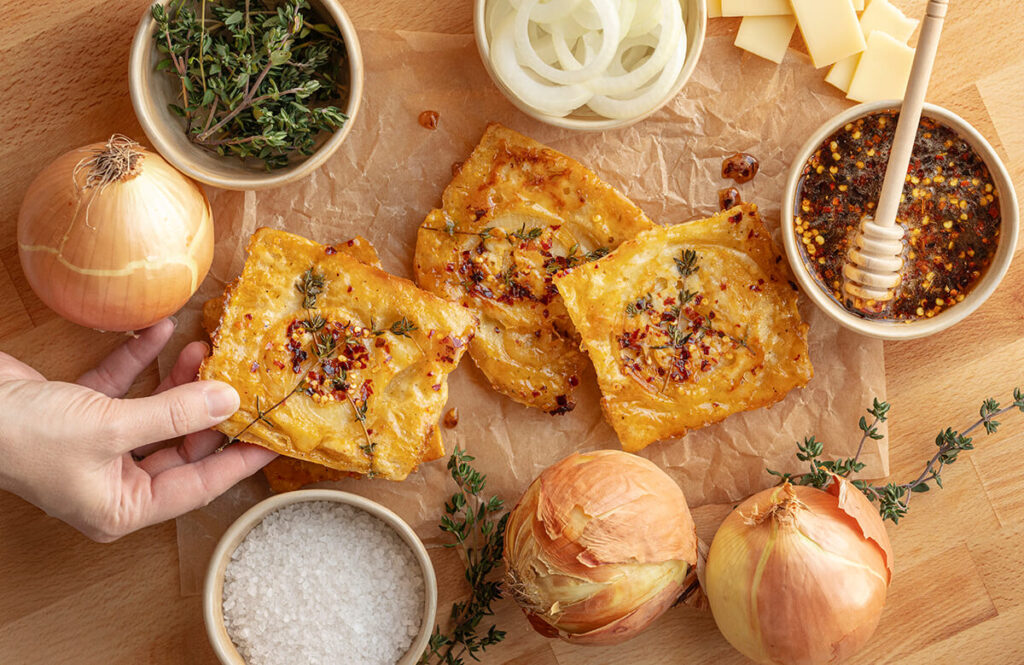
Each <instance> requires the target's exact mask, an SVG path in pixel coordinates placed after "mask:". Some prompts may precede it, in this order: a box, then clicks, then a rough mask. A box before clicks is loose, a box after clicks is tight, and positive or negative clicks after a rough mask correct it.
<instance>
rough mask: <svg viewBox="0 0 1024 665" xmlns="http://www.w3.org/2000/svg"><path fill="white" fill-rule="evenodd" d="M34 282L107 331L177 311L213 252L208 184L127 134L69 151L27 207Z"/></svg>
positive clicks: (23, 219) (23, 238) (26, 254)
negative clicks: (205, 191)
mask: <svg viewBox="0 0 1024 665" xmlns="http://www.w3.org/2000/svg"><path fill="white" fill-rule="evenodd" d="M18 251H19V255H20V257H21V265H22V268H23V269H24V271H25V276H26V277H27V278H28V282H29V285H30V286H31V287H32V290H33V291H35V292H36V294H37V295H38V296H39V298H40V299H41V300H42V301H43V302H44V303H45V304H46V305H47V306H49V307H50V308H51V309H53V310H54V311H55V312H57V313H58V314H60V315H61V316H63V317H65V318H67V319H70V320H71V321H73V322H75V323H78V324H80V325H83V326H87V327H90V328H96V329H100V330H118V331H127V330H141V329H143V328H146V327H148V326H150V325H152V324H154V323H156V322H157V321H159V320H161V319H163V318H165V317H167V316H168V315H170V314H173V313H174V312H176V311H177V310H178V309H180V308H181V307H182V305H184V304H185V303H186V302H187V301H188V299H189V298H190V297H191V296H192V294H193V293H195V291H196V289H198V288H199V284H200V283H201V282H202V281H203V278H205V277H206V273H207V272H208V271H209V269H210V262H211V261H212V260H213V214H212V212H211V210H210V204H209V201H207V199H206V196H205V194H203V190H202V189H201V188H200V187H199V185H197V184H196V183H195V182H193V181H192V180H190V179H189V178H187V177H185V176H184V175H182V174H181V173H179V172H178V171H176V170H175V169H174V168H173V167H171V165H170V164H168V163H167V162H166V161H164V160H163V158H161V157H160V156H159V155H157V154H155V153H152V152H149V151H147V150H146V149H144V148H142V147H141V146H140V145H139V144H137V143H135V142H134V141H131V140H130V139H128V138H126V137H123V136H113V137H111V139H110V140H109V141H107V142H106V143H96V144H93V145H89V146H85V147H84V148H79V149H77V150H72V151H70V152H68V153H65V154H64V155H61V156H60V157H58V158H57V159H56V160H54V161H53V162H52V163H51V164H50V165H49V166H47V167H46V168H45V169H43V171H42V172H41V173H40V174H39V175H38V176H36V179H35V180H34V181H33V182H32V184H31V185H29V188H28V192H27V193H26V194H25V200H24V202H23V203H22V206H21V211H20V213H19V215H18Z"/></svg>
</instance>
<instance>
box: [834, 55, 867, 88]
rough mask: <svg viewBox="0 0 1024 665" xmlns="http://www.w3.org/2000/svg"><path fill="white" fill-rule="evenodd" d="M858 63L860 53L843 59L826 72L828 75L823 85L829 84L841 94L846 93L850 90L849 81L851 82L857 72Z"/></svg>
mask: <svg viewBox="0 0 1024 665" xmlns="http://www.w3.org/2000/svg"><path fill="white" fill-rule="evenodd" d="M859 63H860V53H857V54H854V55H851V56H850V57H848V58H843V59H842V60H840V61H839V62H837V63H836V64H834V65H832V68H831V69H829V70H828V74H827V75H826V76H825V83H831V84H832V85H834V86H835V87H837V88H839V89H840V90H842V91H843V92H848V91H849V90H850V81H852V80H853V74H854V72H856V71H857V65H858V64H859Z"/></svg>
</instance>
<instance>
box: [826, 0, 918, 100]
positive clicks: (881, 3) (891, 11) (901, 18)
mask: <svg viewBox="0 0 1024 665" xmlns="http://www.w3.org/2000/svg"><path fill="white" fill-rule="evenodd" d="M917 23H918V21H917V19H912V18H907V17H906V16H905V15H904V14H903V12H901V11H900V10H899V8H897V7H896V6H894V5H893V4H892V3H891V2H889V0H875V1H874V2H872V3H871V5H869V6H868V8H867V9H866V10H865V11H864V13H863V14H861V17H860V29H861V32H863V33H864V38H865V39H867V38H868V37H869V36H870V35H871V33H872V32H874V31H875V30H879V31H881V32H884V33H886V34H887V35H890V36H891V37H894V38H896V39H898V40H899V41H901V42H903V43H906V42H907V40H908V39H910V35H911V34H913V32H914V28H916V27H917ZM859 62H860V54H857V55H851V56H850V57H848V58H846V59H844V60H840V61H839V62H837V63H836V64H834V65H832V69H830V70H829V72H828V76H826V77H825V81H826V82H827V83H831V84H832V85H834V86H835V87H837V88H839V89H840V90H842V91H843V92H849V90H850V81H852V80H853V73H854V72H855V71H856V70H857V64H858V63H859Z"/></svg>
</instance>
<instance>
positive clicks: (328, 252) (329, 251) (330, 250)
mask: <svg viewBox="0 0 1024 665" xmlns="http://www.w3.org/2000/svg"><path fill="white" fill-rule="evenodd" d="M349 242H351V241H349ZM337 253H338V250H336V249H334V248H333V247H331V246H330V245H327V247H324V254H326V255H327V256H334V255H335V254H337Z"/></svg>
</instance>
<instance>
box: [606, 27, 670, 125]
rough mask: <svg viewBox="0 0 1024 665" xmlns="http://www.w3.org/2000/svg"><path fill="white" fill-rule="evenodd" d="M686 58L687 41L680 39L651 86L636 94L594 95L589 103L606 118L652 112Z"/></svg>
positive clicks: (667, 90) (668, 88) (628, 116)
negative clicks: (619, 96) (617, 95)
mask: <svg viewBox="0 0 1024 665" xmlns="http://www.w3.org/2000/svg"><path fill="white" fill-rule="evenodd" d="M685 60H686V41H685V40H683V41H680V42H679V43H678V44H677V45H676V48H675V49H674V50H673V51H672V53H671V57H670V58H669V62H668V64H667V65H666V66H665V68H664V69H663V70H662V71H661V74H660V75H659V76H658V78H657V79H655V81H654V82H653V83H651V84H650V85H649V86H647V87H645V88H642V89H641V90H638V91H637V92H636V94H634V95H632V96H629V97H625V98H615V97H608V96H605V95H594V96H593V97H592V98H591V99H590V101H589V102H588V103H587V105H588V106H589V107H590V108H591V110H593V111H594V112H595V113H599V114H600V115H603V116H604V117H606V118H613V119H618V118H633V117H636V116H638V115H644V114H646V113H648V112H650V111H651V110H652V109H654V107H656V106H657V105H658V103H659V102H661V100H662V99H663V98H664V97H665V95H667V94H668V93H669V91H670V90H671V89H672V86H673V85H675V82H676V80H677V79H678V78H679V72H681V71H682V69H683V62H684V61H685Z"/></svg>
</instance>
